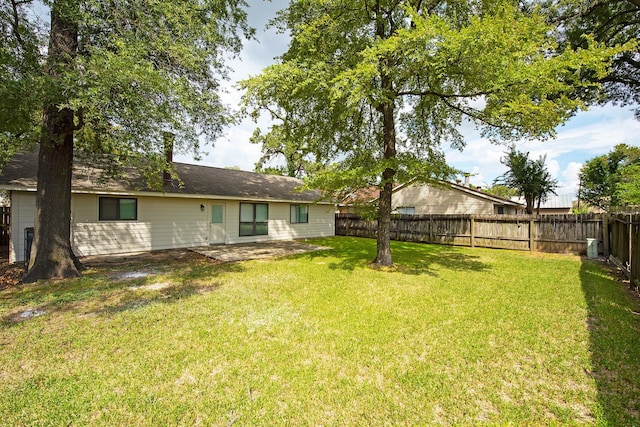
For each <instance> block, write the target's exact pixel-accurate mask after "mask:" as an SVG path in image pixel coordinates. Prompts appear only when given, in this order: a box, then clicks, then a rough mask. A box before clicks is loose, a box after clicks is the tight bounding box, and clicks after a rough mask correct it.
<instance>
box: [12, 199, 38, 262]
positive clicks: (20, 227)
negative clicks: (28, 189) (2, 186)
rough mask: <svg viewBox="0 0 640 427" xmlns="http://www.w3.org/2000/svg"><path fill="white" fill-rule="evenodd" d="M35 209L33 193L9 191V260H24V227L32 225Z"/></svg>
mask: <svg viewBox="0 0 640 427" xmlns="http://www.w3.org/2000/svg"><path fill="white" fill-rule="evenodd" d="M35 211H36V196H35V194H34V193H23V192H18V191H12V192H11V238H10V240H9V262H18V261H24V259H25V258H24V229H25V228H28V227H33V218H34V213H35Z"/></svg>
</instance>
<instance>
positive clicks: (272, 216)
mask: <svg viewBox="0 0 640 427" xmlns="http://www.w3.org/2000/svg"><path fill="white" fill-rule="evenodd" d="M334 212H335V209H334V208H333V206H331V205H309V222H308V223H306V224H291V204H289V203H269V234H268V235H267V236H242V237H241V236H239V234H240V202H228V203H227V243H243V242H265V241H269V240H292V239H305V238H311V237H327V236H333V235H335V213H334Z"/></svg>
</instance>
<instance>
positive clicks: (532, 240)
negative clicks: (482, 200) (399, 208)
mask: <svg viewBox="0 0 640 427" xmlns="http://www.w3.org/2000/svg"><path fill="white" fill-rule="evenodd" d="M376 231H377V221H367V220H364V219H362V218H360V217H359V216H358V215H354V214H336V235H340V236H358V237H372V238H373V237H376ZM391 239H392V240H401V241H407V242H424V243H439V244H449V245H459V246H471V247H485V248H499V249H518V250H538V251H542V252H560V253H563V252H564V253H584V252H585V251H586V249H587V239H595V241H594V243H593V244H597V245H598V252H600V253H606V250H607V245H608V242H607V241H606V240H605V239H604V234H603V217H602V216H601V215H596V214H586V215H540V216H534V215H392V217H391Z"/></svg>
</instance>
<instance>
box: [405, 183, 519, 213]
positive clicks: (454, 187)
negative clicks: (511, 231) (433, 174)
mask: <svg viewBox="0 0 640 427" xmlns="http://www.w3.org/2000/svg"><path fill="white" fill-rule="evenodd" d="M441 184H442V186H443V188H447V187H449V188H451V189H452V190H456V191H461V192H463V193H466V194H469V195H471V196H475V197H480V198H482V199H486V200H489V201H491V202H494V203H499V204H501V205H505V206H514V207H521V208H524V204H522V203H519V202H517V201H514V200H510V199H505V198H503V197H499V196H495V195H493V194H489V193H486V192H484V191H481V190H476V189H475V188H471V187H466V186H464V185H460V184H455V183H453V182H446V181H443V182H442V183H441ZM409 185H430V184H426V183H424V184H421V183H419V182H416V181H409V182H407V183H406V184H402V185H399V186H397V187H395V188H394V189H393V191H394V192H396V191H398V190H400V189H402V188H404V187H407V186H409Z"/></svg>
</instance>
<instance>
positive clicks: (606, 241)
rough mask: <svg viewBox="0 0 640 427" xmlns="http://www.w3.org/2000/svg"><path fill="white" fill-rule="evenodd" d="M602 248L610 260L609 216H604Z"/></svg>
mask: <svg viewBox="0 0 640 427" xmlns="http://www.w3.org/2000/svg"><path fill="white" fill-rule="evenodd" d="M602 246H603V248H602V249H603V251H604V256H605V257H607V258H609V254H610V250H609V214H606V213H605V214H602Z"/></svg>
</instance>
